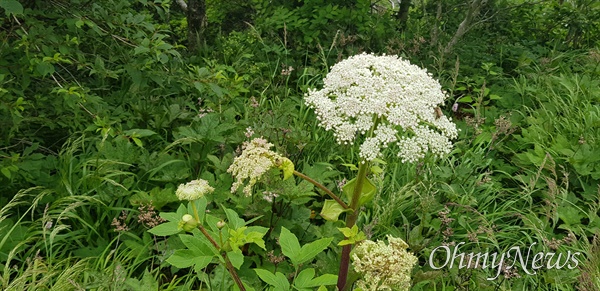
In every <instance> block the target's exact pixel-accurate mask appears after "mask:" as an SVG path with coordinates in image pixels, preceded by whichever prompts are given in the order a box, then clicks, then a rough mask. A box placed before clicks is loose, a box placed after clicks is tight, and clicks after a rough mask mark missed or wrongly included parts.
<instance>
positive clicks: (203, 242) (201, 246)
mask: <svg viewBox="0 0 600 291" xmlns="http://www.w3.org/2000/svg"><path fill="white" fill-rule="evenodd" d="M196 231H198V230H196ZM179 238H180V239H181V242H182V243H183V244H184V245H185V246H186V247H187V248H188V249H189V250H190V251H192V252H193V254H194V255H195V256H218V255H219V251H218V250H217V249H216V248H215V247H214V246H213V245H212V244H211V243H210V242H209V241H208V239H206V238H205V237H197V236H191V235H189V234H180V235H179Z"/></svg>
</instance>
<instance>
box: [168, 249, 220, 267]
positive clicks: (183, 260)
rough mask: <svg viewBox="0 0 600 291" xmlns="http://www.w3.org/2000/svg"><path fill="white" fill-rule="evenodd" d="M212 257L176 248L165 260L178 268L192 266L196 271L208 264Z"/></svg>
mask: <svg viewBox="0 0 600 291" xmlns="http://www.w3.org/2000/svg"><path fill="white" fill-rule="evenodd" d="M212 258H213V257H212V256H196V255H195V254H194V252H192V251H190V250H176V251H175V252H174V253H173V254H172V255H171V256H170V257H169V258H168V259H167V262H168V263H169V264H171V265H173V266H175V267H177V268H180V269H182V268H189V267H191V266H194V269H195V270H196V271H198V270H201V269H203V268H205V267H206V266H208V264H210V262H211V261H212Z"/></svg>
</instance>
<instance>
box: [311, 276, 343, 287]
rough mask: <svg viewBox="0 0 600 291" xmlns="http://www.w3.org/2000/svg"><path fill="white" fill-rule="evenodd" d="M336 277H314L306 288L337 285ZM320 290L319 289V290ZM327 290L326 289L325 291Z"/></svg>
mask: <svg viewBox="0 0 600 291" xmlns="http://www.w3.org/2000/svg"><path fill="white" fill-rule="evenodd" d="M337 280H338V276H337V275H333V274H325V275H321V276H319V277H316V278H314V279H312V280H311V281H310V284H309V285H308V286H307V287H317V286H321V287H322V286H323V285H335V284H337ZM319 290H321V288H319ZM325 290H327V289H325Z"/></svg>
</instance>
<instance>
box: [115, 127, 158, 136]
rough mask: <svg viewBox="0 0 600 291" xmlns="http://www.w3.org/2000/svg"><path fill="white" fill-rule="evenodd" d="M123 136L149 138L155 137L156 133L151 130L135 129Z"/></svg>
mask: <svg viewBox="0 0 600 291" xmlns="http://www.w3.org/2000/svg"><path fill="white" fill-rule="evenodd" d="M123 134H124V135H126V136H135V137H147V136H152V135H155V134H156V132H154V131H152V130H149V129H140V128H134V129H130V130H126V131H124V132H123Z"/></svg>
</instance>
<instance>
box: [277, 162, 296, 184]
mask: <svg viewBox="0 0 600 291" xmlns="http://www.w3.org/2000/svg"><path fill="white" fill-rule="evenodd" d="M279 169H281V170H282V171H283V180H287V179H289V178H290V177H292V176H293V175H294V163H293V162H292V161H291V160H290V159H288V158H283V161H281V166H279Z"/></svg>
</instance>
